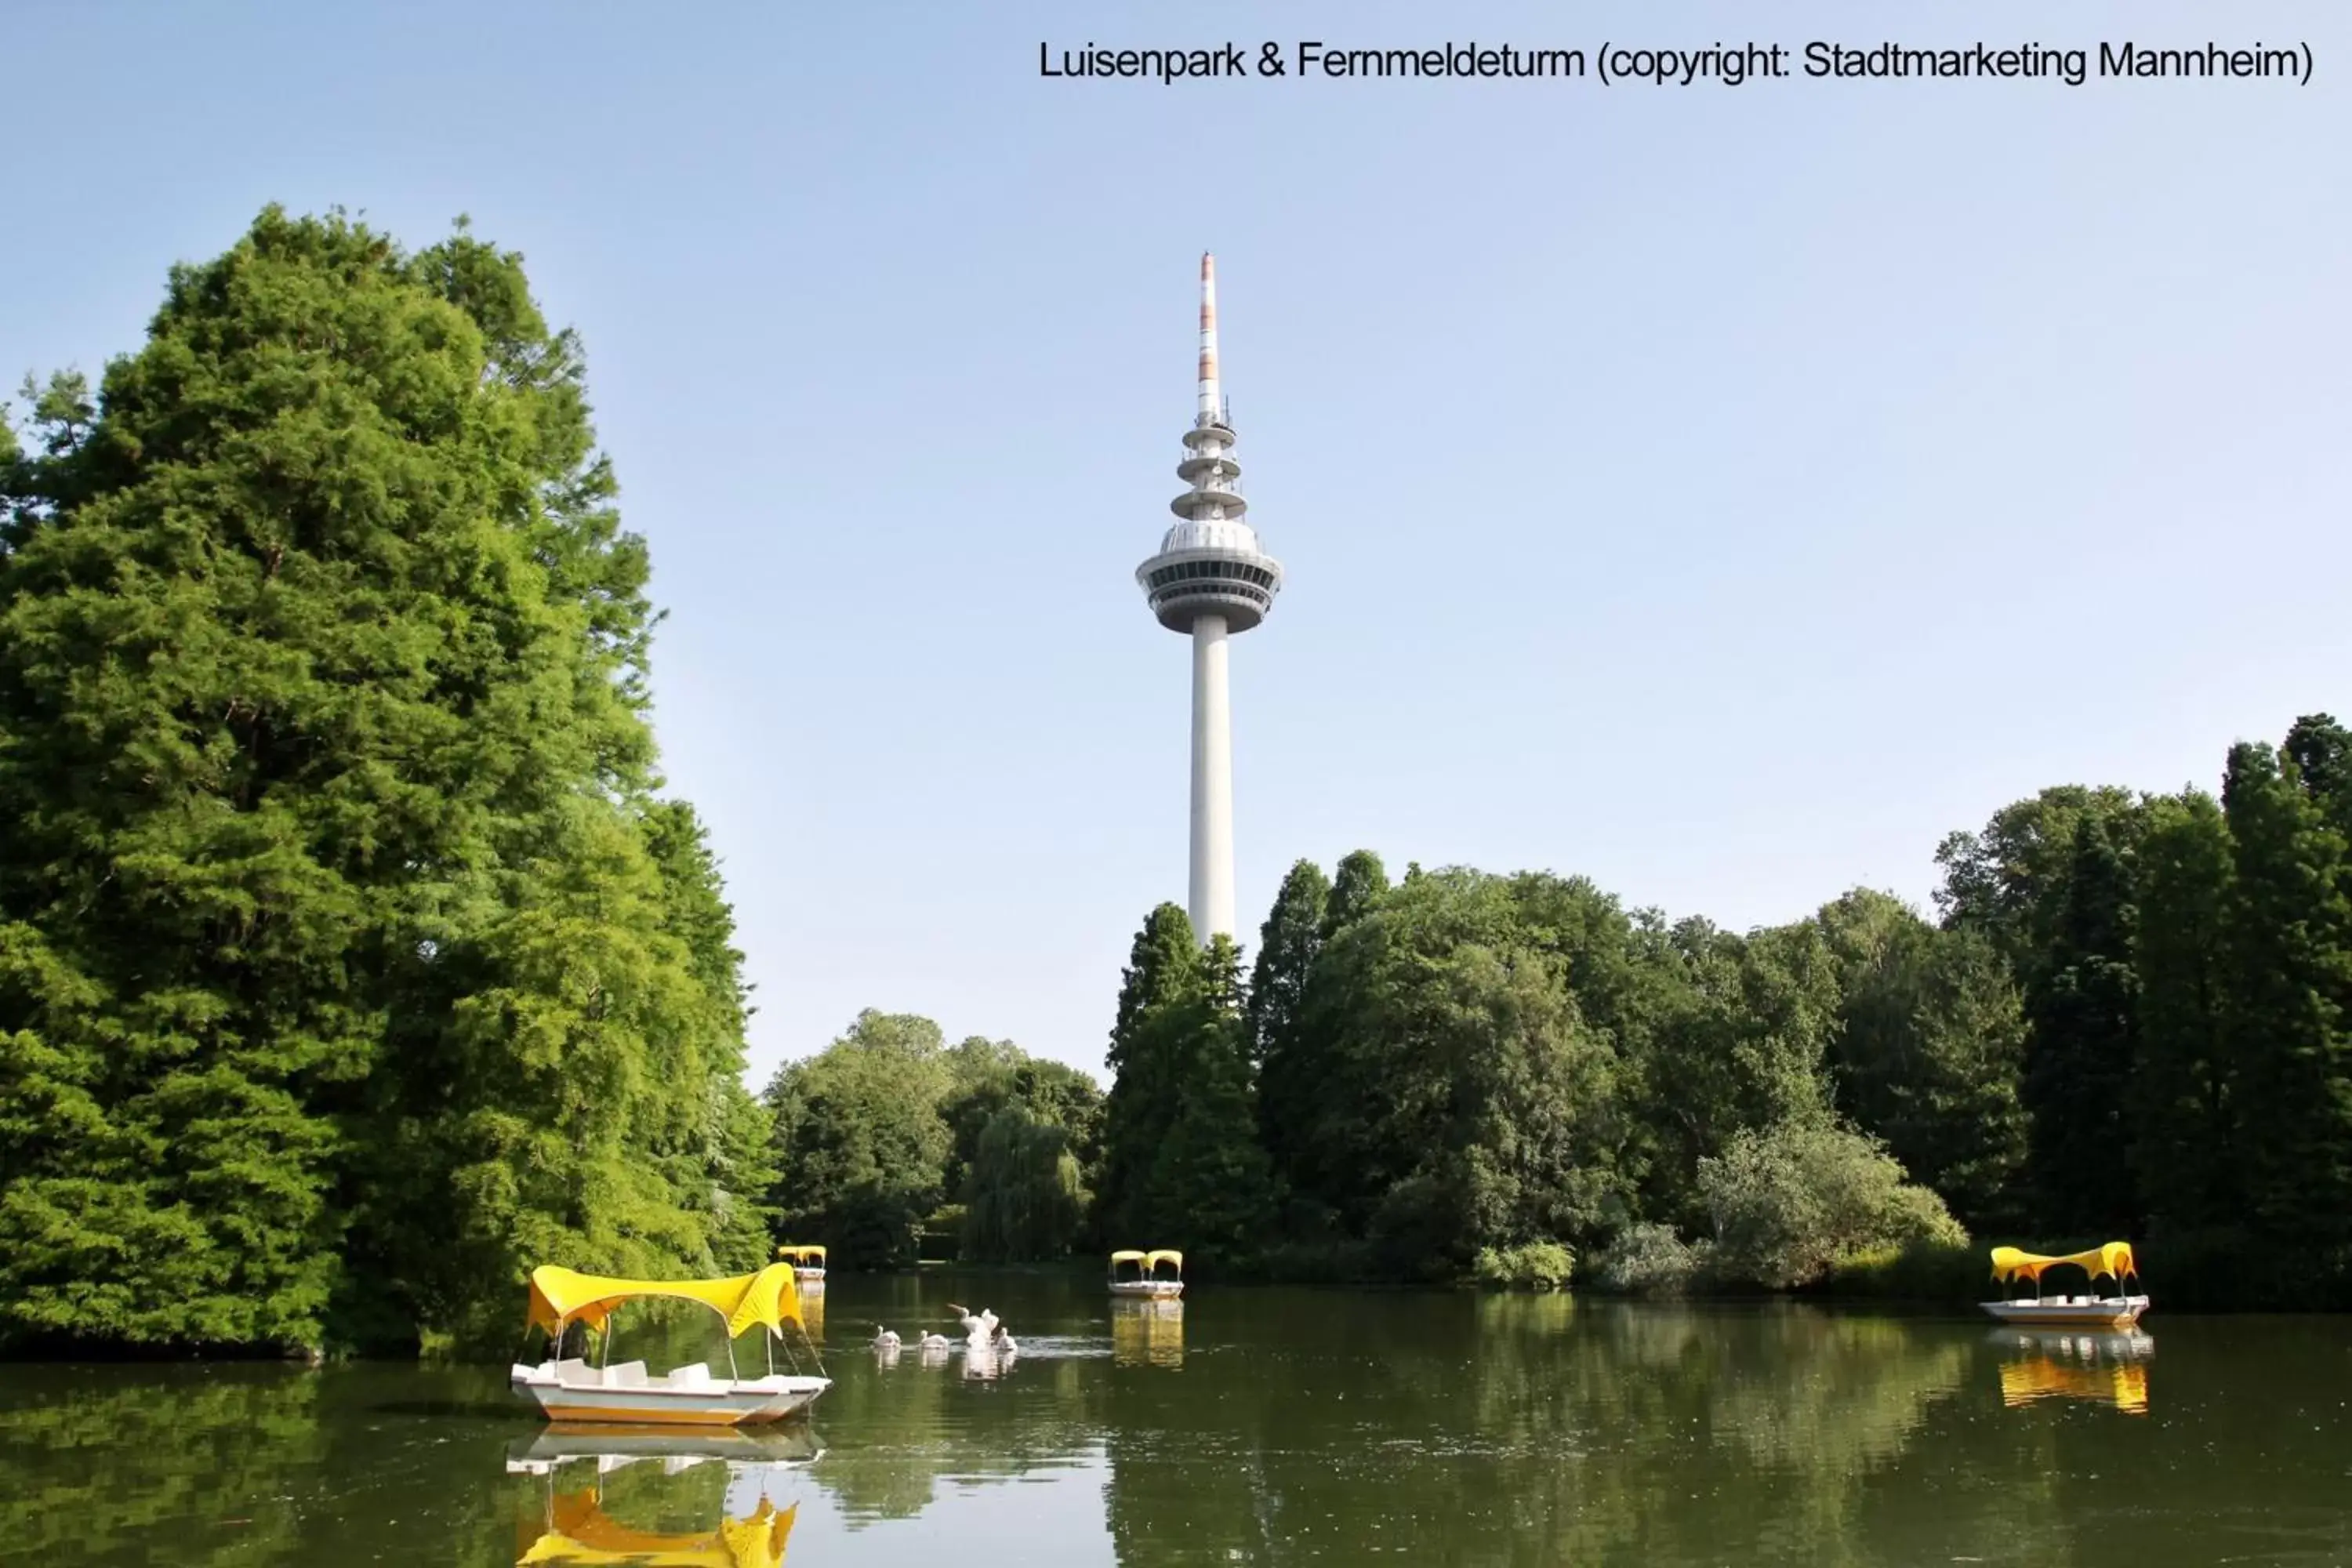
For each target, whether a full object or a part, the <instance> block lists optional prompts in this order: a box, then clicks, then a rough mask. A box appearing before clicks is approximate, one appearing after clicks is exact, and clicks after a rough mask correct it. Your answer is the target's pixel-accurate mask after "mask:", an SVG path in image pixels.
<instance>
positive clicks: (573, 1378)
mask: <svg viewBox="0 0 2352 1568" xmlns="http://www.w3.org/2000/svg"><path fill="white" fill-rule="evenodd" d="M546 1370H547V1373H548V1374H549V1375H550V1376H551V1377H553V1378H554V1379H555V1380H556V1381H557V1382H558V1383H563V1382H567V1381H568V1382H572V1383H579V1382H583V1381H585V1380H586V1379H587V1377H588V1375H589V1373H588V1363H586V1362H584V1361H581V1360H579V1359H578V1358H576V1357H575V1358H573V1359H572V1360H569V1361H554V1362H550V1363H547V1368H546Z"/></svg>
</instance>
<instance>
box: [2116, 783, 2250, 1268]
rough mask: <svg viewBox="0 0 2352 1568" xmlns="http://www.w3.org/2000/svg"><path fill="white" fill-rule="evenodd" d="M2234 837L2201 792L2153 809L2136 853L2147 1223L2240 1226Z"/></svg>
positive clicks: (2140, 1117)
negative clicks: (2231, 961)
mask: <svg viewBox="0 0 2352 1568" xmlns="http://www.w3.org/2000/svg"><path fill="white" fill-rule="evenodd" d="M2232 858H2233V857H2232V851H2231V843H2230V829H2229V826H2228V824H2227V823H2225V822H2224V821H2223V820H2222V817H2221V807H2220V805H2218V804H2216V803H2215V801H2214V799H2213V797H2212V796H2210V795H2206V794H2205V793H2204V792H2202V791H2200V790H2190V791H2187V792H2184V793H2183V794H2181V795H2174V796H2167V797H2165V798H2162V799H2158V800H2156V801H2153V802H2151V803H2150V804H2149V808H2148V827H2147V838H2146V839H2145V840H2144V841H2143V843H2142V845H2141V847H2140V851H2139V929H2138V941H2137V944H2136V946H2135V949H2134V953H2133V961H2134V963H2135V966H2136V968H2137V982H2138V987H2139V1060H2138V1063H2137V1068H2135V1071H2134V1074H2133V1079H2132V1089H2131V1096H2130V1100H2129V1107H2130V1110H2131V1124H2130V1131H2129V1136H2130V1140H2131V1153H2132V1170H2133V1173H2135V1175H2136V1176H2137V1179H2138V1182H2139V1188H2140V1192H2141V1193H2142V1194H2143V1195H2144V1196H2145V1198H2146V1199H2147V1206H2148V1212H2149V1216H2150V1220H2151V1222H2152V1223H2160V1224H2162V1225H2164V1226H2168V1227H2197V1226H2226V1225H2231V1224H2234V1223H2236V1222H2237V1221H2238V1220H2239V1219H2241V1218H2242V1214H2243V1204H2244V1199H2245V1194H2244V1190H2243V1185H2244V1184H2243V1182H2242V1161H2243V1138H2242V1130H2241V1128H2240V1126H2239V1122H2238V1107H2237V1100H2238V1093H2239V1085H2238V1081H2237V1079H2238V1064H2237V1063H2236V1062H2235V1061H2234V1060H2233V1058H2232V1057H2231V1049H2230V1037H2229V1030H2230V1025H2231V999H2230V976H2229V966H2228V962H2227V955H2228V952H2229V944H2230V905H2231V879H2232V876H2233V871H2232V864H2231V862H2232Z"/></svg>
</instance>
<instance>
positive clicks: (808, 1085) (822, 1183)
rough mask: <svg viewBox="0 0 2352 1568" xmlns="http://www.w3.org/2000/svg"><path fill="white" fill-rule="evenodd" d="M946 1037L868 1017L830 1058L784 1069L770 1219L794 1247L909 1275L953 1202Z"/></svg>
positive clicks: (870, 1013)
mask: <svg viewBox="0 0 2352 1568" xmlns="http://www.w3.org/2000/svg"><path fill="white" fill-rule="evenodd" d="M949 1085H950V1068H949V1064H948V1059H947V1050H946V1046H945V1043H944V1041H943V1040H942V1038H941V1037H940V1026H938V1025H937V1024H935V1023H933V1022H931V1020H929V1018H924V1017H919V1016H915V1015H913V1014H908V1013H882V1012H878V1011H877V1010H875V1009H873V1008H868V1009H866V1011H865V1012H863V1013H860V1014H859V1015H858V1016H857V1017H856V1021H855V1022H853V1023H852V1024H851V1025H850V1026H849V1028H848V1030H847V1031H846V1032H845V1034H843V1035H842V1036H841V1037H839V1038H838V1039H836V1040H835V1041H834V1042H833V1043H832V1044H831V1045H829V1046H827V1047H825V1048H824V1050H822V1051H820V1052H818V1053H817V1054H816V1055H815V1056H814V1057H810V1058H806V1059H805V1060H802V1061H794V1062H787V1063H786V1064H784V1066H783V1067H782V1068H778V1069H777V1072H776V1075H775V1077H774V1078H773V1079H772V1080H771V1081H770V1083H769V1085H768V1091H767V1095H766V1100H767V1105H768V1109H769V1110H770V1112H771V1113H772V1115H773V1116H774V1118H775V1138H776V1147H777V1154H776V1161H775V1163H776V1167H777V1171H778V1177H777V1182H776V1187H775V1192H774V1195H773V1201H772V1207H773V1208H774V1210H775V1212H776V1214H777V1215H778V1216H779V1224H780V1226H782V1230H783V1231H784V1232H785V1233H787V1234H786V1237H785V1239H787V1240H791V1241H793V1242H817V1243H822V1244H823V1245H824V1246H826V1247H830V1248H832V1249H833V1250H834V1251H835V1253H837V1254H838V1255H839V1256H840V1258H841V1260H842V1261H843V1262H844V1263H845V1264H848V1265H850V1266H852V1267H859V1268H881V1267H893V1266H898V1265H903V1264H911V1263H913V1262H914V1261H915V1260H916V1257H917V1235H916V1233H917V1231H918V1230H919V1227H920V1226H921V1224H922V1222H923V1220H924V1219H925V1218H926V1217H927V1216H928V1215H930V1214H931V1213H932V1211H933V1210H935V1209H937V1208H938V1207H939V1205H940V1200H941V1198H942V1197H943V1196H944V1195H945V1193H946V1176H947V1161H948V1153H949V1150H950V1147H951V1144H952V1137H951V1134H950V1131H949V1129H948V1124H947V1122H946V1121H945V1120H943V1119H942V1118H941V1116H940V1102H941V1101H942V1100H945V1098H946V1097H947V1092H948V1088H949Z"/></svg>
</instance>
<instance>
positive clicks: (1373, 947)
mask: <svg viewBox="0 0 2352 1568" xmlns="http://www.w3.org/2000/svg"><path fill="white" fill-rule="evenodd" d="M1563 967H1564V966H1563V965H1562V964H1561V963H1559V960H1558V959H1557V958H1555V957H1553V956H1551V955H1550V954H1548V953H1546V952H1542V951H1540V950H1539V949H1538V948H1537V947H1536V946H1535V945H1534V944H1533V943H1532V942H1529V941H1528V939H1527V934H1526V931H1525V927H1524V924H1523V921H1522V918H1521V909H1520V904H1519V901H1518V900H1517V896H1516V890H1515V889H1514V887H1513V885H1512V884H1511V883H1510V882H1509V881H1507V880H1506V879H1501V878H1494V877H1486V876H1483V875H1481V874H1479V873H1476V872H1471V871H1454V870H1443V871H1435V872H1423V874H1421V875H1420V876H1417V877H1415V878H1413V879H1411V880H1410V881H1408V882H1405V883H1403V884H1402V885H1401V886H1399V887H1397V888H1395V889H1391V890H1390V891H1389V892H1388V893H1387V894H1386V895H1385V896H1383V897H1382V898H1381V900H1379V902H1378V904H1377V906H1376V907H1375V908H1373V909H1372V910H1370V912H1369V913H1367V914H1365V915H1364V916H1362V917H1360V919H1358V920H1356V921H1352V922H1351V923H1349V925H1347V926H1345V927H1343V928H1340V929H1339V931H1336V932H1335V934H1334V935H1333V937H1332V939H1331V942H1330V945H1329V946H1328V948H1327V949H1326V950H1325V952H1324V953H1323V955H1322V957H1321V959H1320V960H1318V963H1317V965H1316V968H1315V972H1314V975H1313V978H1312V980H1311V981H1310V984H1309V987H1308V1004H1307V1011H1308V1014H1309V1016H1310V1017H1311V1018H1312V1020H1313V1021H1314V1024H1315V1026H1317V1027H1318V1028H1319V1029H1321V1030H1323V1031H1325V1032H1326V1037H1327V1038H1328V1040H1329V1041H1330V1042H1331V1044H1330V1048H1329V1056H1328V1070H1327V1073H1326V1075H1325V1077H1324V1079H1323V1082H1322V1085H1321V1092H1320V1095H1319V1097H1318V1111H1317V1114H1316V1116H1315V1117H1314V1119H1313V1120H1312V1121H1311V1123H1310V1124H1309V1125H1308V1127H1307V1138H1306V1142H1305V1147H1304V1150H1303V1154H1304V1157H1303V1158H1302V1160H1301V1161H1300V1162H1299V1170H1300V1173H1301V1175H1302V1176H1303V1178H1304V1179H1306V1180H1307V1181H1309V1182H1310V1183H1312V1184H1313V1193H1314V1195H1315V1196H1316V1197H1317V1198H1318V1199H1319V1200H1321V1201H1322V1202H1323V1203H1325V1204H1327V1205H1329V1206H1330V1207H1331V1209H1332V1210H1333V1211H1334V1212H1335V1213H1336V1214H1337V1215H1339V1218H1340V1220H1341V1222H1342V1224H1343V1225H1344V1226H1346V1227H1347V1228H1348V1229H1349V1230H1350V1231H1352V1232H1354V1233H1356V1234H1358V1235H1369V1236H1375V1237H1379V1238H1380V1239H1381V1240H1382V1241H1383V1243H1384V1244H1385V1245H1386V1246H1387V1247H1389V1249H1390V1250H1391V1252H1392V1253H1394V1254H1396V1255H1399V1256H1400V1257H1404V1258H1413V1259H1416V1260H1419V1261H1422V1262H1433V1263H1435V1264H1437V1265H1439V1266H1440V1267H1446V1266H1459V1265H1460V1264H1463V1263H1466V1262H1467V1261H1468V1260H1469V1258H1471V1257H1472V1256H1474V1255H1475V1252H1476V1250H1477V1249H1478V1248H1479V1247H1514V1246H1518V1245H1522V1244H1524V1243H1527V1242H1529V1241H1536V1240H1545V1239H1555V1238H1562V1237H1568V1238H1576V1237H1581V1236H1582V1235H1583V1234H1584V1233H1585V1232H1586V1231H1588V1230H1589V1229H1590V1228H1591V1226H1593V1225H1594V1224H1595V1223H1596V1221H1597V1220H1598V1218H1599V1216H1600V1214H1601V1205H1602V1204H1603V1202H1604V1200H1605V1198H1606V1196H1607V1195H1608V1194H1610V1193H1611V1192H1612V1190H1613V1187H1614V1184H1615V1180H1616V1163H1615V1162H1616V1149H1617V1145H1618V1142H1619V1137H1618V1128H1617V1123H1616V1120H1615V1119H1616V1114H1617V1103H1616V1098H1615V1089H1616V1084H1615V1064H1614V1058H1613V1057H1612V1053H1611V1052H1610V1050H1609V1048H1608V1046H1607V1043H1606V1042H1605V1041H1604V1040H1602V1039H1601V1038H1600V1037H1597V1036H1596V1035H1595V1034H1593V1033H1592V1032H1591V1031H1590V1030H1588V1029H1587V1028H1585V1027H1584V1026H1583V1024H1582V1022H1581V1020H1580V1017H1579V1016H1578V1014H1577V1009H1576V1005H1575V1002H1574V999H1573V997H1572V996H1571V995H1570V993H1569V990H1568V987H1567V984H1566V980H1565V977H1564V975H1563V974H1562V973H1561V971H1562V968H1563Z"/></svg>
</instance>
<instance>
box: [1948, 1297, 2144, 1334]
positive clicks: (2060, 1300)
mask: <svg viewBox="0 0 2352 1568" xmlns="http://www.w3.org/2000/svg"><path fill="white" fill-rule="evenodd" d="M1978 1305H1979V1306H1980V1307H1982V1308H1983V1309H1984V1310H1986V1311H1988V1312H1990V1313H1991V1314H1992V1315H1993V1316H1994V1317H1996V1318H1999V1319H2000V1321H2002V1322H2004V1323H2014V1324H2016V1325H2018V1326H2019V1327H2021V1328H2032V1327H2042V1326H2049V1327H2053V1328H2054V1327H2066V1328H2106V1329H2127V1328H2130V1327H2131V1326H2132V1325H2133V1324H2134V1323H2137V1322H2138V1321H2139V1318H2140V1314H2141V1313H2143V1312H2145V1311H2147V1306H2148V1302H2147V1297H2145V1296H2107V1297H2104V1298H2097V1299H2093V1298H2090V1297H2066V1296H2060V1297H2048V1298H2044V1299H2043V1300H2039V1301H1980V1302H1979V1303H1978Z"/></svg>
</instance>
